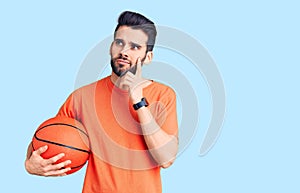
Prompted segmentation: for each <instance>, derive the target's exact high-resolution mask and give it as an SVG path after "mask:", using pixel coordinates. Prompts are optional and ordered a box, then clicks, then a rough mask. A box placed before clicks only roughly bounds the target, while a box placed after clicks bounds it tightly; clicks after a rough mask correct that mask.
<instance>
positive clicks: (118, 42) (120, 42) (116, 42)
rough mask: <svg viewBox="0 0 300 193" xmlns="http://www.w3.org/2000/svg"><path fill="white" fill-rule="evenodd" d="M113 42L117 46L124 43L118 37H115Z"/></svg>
mask: <svg viewBox="0 0 300 193" xmlns="http://www.w3.org/2000/svg"><path fill="white" fill-rule="evenodd" d="M115 44H116V45H117V46H123V45H124V42H123V41H122V40H120V39H116V40H115Z"/></svg>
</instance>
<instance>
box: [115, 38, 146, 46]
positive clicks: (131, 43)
mask: <svg viewBox="0 0 300 193" xmlns="http://www.w3.org/2000/svg"><path fill="white" fill-rule="evenodd" d="M116 40H117V41H121V42H122V43H125V41H124V40H123V39H120V38H115V41H116ZM129 44H130V45H133V46H137V47H142V45H141V44H139V43H135V42H132V41H131V42H129ZM145 45H146V43H145Z"/></svg>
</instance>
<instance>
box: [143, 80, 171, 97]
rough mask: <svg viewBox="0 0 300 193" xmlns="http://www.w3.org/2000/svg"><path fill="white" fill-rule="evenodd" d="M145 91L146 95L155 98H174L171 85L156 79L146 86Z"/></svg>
mask: <svg viewBox="0 0 300 193" xmlns="http://www.w3.org/2000/svg"><path fill="white" fill-rule="evenodd" d="M145 93H146V95H147V96H152V97H154V98H156V99H157V100H158V99H160V100H161V99H175V98H176V92H175V91H174V89H173V88H172V87H171V86H169V85H167V84H164V83H160V82H157V81H152V84H150V85H149V86H148V87H146V89H145Z"/></svg>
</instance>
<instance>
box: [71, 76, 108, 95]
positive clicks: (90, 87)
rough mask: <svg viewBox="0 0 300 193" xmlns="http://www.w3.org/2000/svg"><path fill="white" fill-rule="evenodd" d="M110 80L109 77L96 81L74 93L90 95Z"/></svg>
mask: <svg viewBox="0 0 300 193" xmlns="http://www.w3.org/2000/svg"><path fill="white" fill-rule="evenodd" d="M107 80H109V76H108V77H105V78H102V79H100V80H97V81H94V82H92V83H89V84H86V85H84V86H81V87H79V88H77V89H75V90H74V93H78V94H79V93H89V92H91V91H95V88H96V87H97V86H99V85H105V84H106V83H107Z"/></svg>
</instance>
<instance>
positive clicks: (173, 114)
mask: <svg viewBox="0 0 300 193" xmlns="http://www.w3.org/2000/svg"><path fill="white" fill-rule="evenodd" d="M151 111H152V113H153V115H154V117H155V120H156V122H157V124H158V125H159V126H160V127H161V128H162V129H163V130H164V131H165V132H166V133H168V134H169V135H175V136H177V135H178V122H177V110H176V94H175V92H174V90H173V89H171V88H169V87H168V88H167V89H166V90H164V91H163V92H162V93H161V94H160V96H159V99H158V101H156V102H154V104H153V105H152V107H151Z"/></svg>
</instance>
